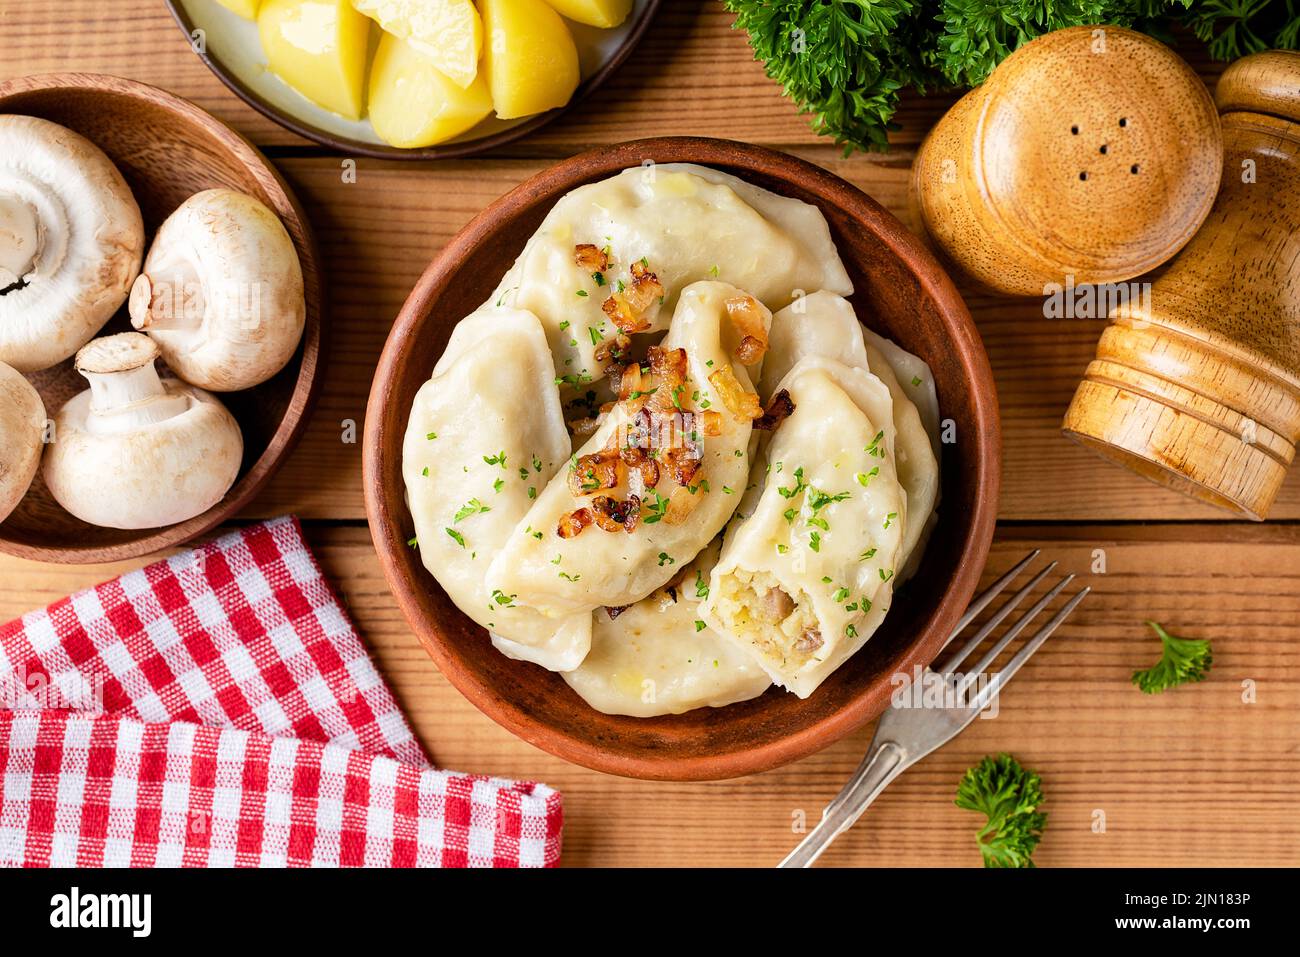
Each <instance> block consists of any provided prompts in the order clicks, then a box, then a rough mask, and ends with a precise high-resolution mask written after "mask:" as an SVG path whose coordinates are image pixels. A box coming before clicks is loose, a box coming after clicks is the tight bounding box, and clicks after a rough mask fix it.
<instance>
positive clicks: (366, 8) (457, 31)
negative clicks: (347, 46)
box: [352, 0, 483, 87]
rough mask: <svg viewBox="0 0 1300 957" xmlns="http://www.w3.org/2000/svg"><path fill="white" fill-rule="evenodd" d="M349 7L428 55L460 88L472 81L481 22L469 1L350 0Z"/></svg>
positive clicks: (481, 28)
mask: <svg viewBox="0 0 1300 957" xmlns="http://www.w3.org/2000/svg"><path fill="white" fill-rule="evenodd" d="M352 6H354V7H355V8H356V9H357V10H358V11H360V12H361V13H364V14H365V15H366V16H368V17H370V18H372V19H373V20H375V21H377V22H378V23H379V25H380V26H381V27H383V28H384V31H385V32H386V33H391V34H392V35H393V36H396V37H400V38H401V39H403V40H406V41H407V42H409V43H410V44H411V46H413V47H414V48H415V49H416V50H418V51H419V52H421V53H423V54H424V55H425V56H427V57H429V58H431V59H432V60H433V63H434V66H436V67H437V68H438V69H439V70H441V71H442V72H443V73H445V74H447V76H449V77H451V78H452V79H453V80H455V81H456V83H457V84H459V85H460V86H461V87H468V86H469V85H470V84H471V83H473V82H474V78H475V77H476V76H477V75H478V60H479V56H480V54H482V52H483V22H482V21H481V20H480V19H479V15H478V11H477V10H476V9H474V4H473V3H472V2H471V0H352Z"/></svg>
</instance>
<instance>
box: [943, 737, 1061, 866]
mask: <svg viewBox="0 0 1300 957" xmlns="http://www.w3.org/2000/svg"><path fill="white" fill-rule="evenodd" d="M955 803H956V805H957V806H958V807H959V808H964V809H965V810H967V811H979V812H981V813H983V814H984V815H985V816H986V817H987V818H988V823H986V824H985V825H984V826H983V827H982V828H980V829H979V831H977V832H976V834H975V840H976V841H977V842H978V844H979V846H980V853H981V854H983V855H984V866H985V867H1033V866H1034V861H1033V853H1034V848H1036V847H1037V846H1038V842H1039V841H1040V840H1041V839H1042V836H1043V826H1044V825H1045V824H1046V823H1047V815H1046V814H1043V813H1041V812H1039V810H1038V806H1039V805H1040V804H1042V803H1043V790H1042V787H1041V780H1040V778H1039V777H1038V775H1037V774H1035V773H1034V772H1032V771H1026V770H1025V769H1024V768H1022V767H1021V766H1020V762H1019V761H1017V760H1016V759H1015V758H1013V757H1012V756H1011V755H1009V754H999V755H998V756H997V757H996V758H993V757H987V758H985V759H984V760H983V761H981V762H980V763H979V764H977V765H975V767H973V768H971V769H970V770H968V771H967V772H966V773H965V775H963V776H962V779H961V783H960V784H959V785H957V800H956V802H955Z"/></svg>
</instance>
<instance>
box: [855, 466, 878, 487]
mask: <svg viewBox="0 0 1300 957" xmlns="http://www.w3.org/2000/svg"><path fill="white" fill-rule="evenodd" d="M879 474H880V466H876V467H875V468H873V469H872V470H871V471H870V472H859V473H858V474H857V475H855V476H853V477H854V478H855V479H857V480H858V484H859V485H861V486H862V487H863V488H866V487H867V486H868V485H870V484H871V480H872V479H873V478H875V477H876V476H877V475H879Z"/></svg>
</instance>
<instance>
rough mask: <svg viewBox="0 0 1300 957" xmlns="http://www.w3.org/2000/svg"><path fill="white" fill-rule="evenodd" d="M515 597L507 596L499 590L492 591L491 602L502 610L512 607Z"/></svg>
mask: <svg viewBox="0 0 1300 957" xmlns="http://www.w3.org/2000/svg"><path fill="white" fill-rule="evenodd" d="M517 597H519V596H517V595H507V594H506V593H505V592H503V591H502V590H501V589H500V588H494V589H492V600H493V601H495V602H496V603H497V604H498V605H500V606H501V607H502V608H510V607H512V606H513V605H514V603H515V599H516V598H517Z"/></svg>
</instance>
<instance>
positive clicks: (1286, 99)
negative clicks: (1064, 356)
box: [1063, 50, 1300, 520]
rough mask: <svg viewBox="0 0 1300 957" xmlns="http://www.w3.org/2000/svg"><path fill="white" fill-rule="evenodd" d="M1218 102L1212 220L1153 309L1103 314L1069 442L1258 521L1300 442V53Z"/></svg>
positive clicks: (1234, 84) (1224, 82)
mask: <svg viewBox="0 0 1300 957" xmlns="http://www.w3.org/2000/svg"><path fill="white" fill-rule="evenodd" d="M1216 100H1217V105H1218V108H1219V110H1220V112H1221V113H1222V122H1223V133H1224V144H1225V157H1224V167H1223V168H1224V174H1223V185H1222V188H1221V189H1220V190H1219V193H1218V197H1217V199H1216V200H1215V203H1214V208H1213V209H1212V211H1211V212H1210V215H1209V218H1208V219H1207V220H1206V222H1205V225H1204V226H1203V227H1202V228H1201V230H1200V232H1198V233H1197V235H1196V237H1195V238H1194V239H1193V240H1192V242H1191V243H1189V244H1188V246H1187V247H1186V248H1185V249H1184V250H1183V251H1182V252H1181V253H1180V254H1179V255H1178V257H1177V258H1176V259H1175V260H1174V261H1173V262H1172V263H1171V264H1170V266H1169V268H1168V269H1167V270H1166V271H1165V273H1164V274H1163V275H1162V276H1161V277H1160V278H1159V279H1158V280H1156V282H1155V283H1154V285H1153V286H1152V289H1151V295H1150V297H1149V298H1148V301H1146V302H1142V301H1130V302H1129V303H1127V304H1121V305H1119V306H1117V307H1116V308H1115V309H1113V310H1112V311H1111V313H1110V320H1111V323H1110V325H1109V326H1108V327H1107V328H1106V331H1105V333H1104V334H1103V335H1102V338H1101V344H1100V345H1099V346H1098V348H1097V358H1096V360H1095V361H1094V362H1092V363H1091V364H1090V365H1089V366H1088V370H1087V373H1086V375H1085V378H1084V380H1083V382H1082V383H1081V384H1080V386H1079V388H1078V391H1077V392H1076V393H1075V396H1074V401H1073V402H1072V403H1071V405H1070V409H1069V411H1068V412H1067V413H1066V416H1065V423H1064V426H1063V429H1064V431H1065V434H1066V435H1068V436H1070V437H1071V438H1073V439H1076V440H1078V441H1079V442H1082V443H1083V444H1085V445H1087V446H1088V447H1090V448H1092V449H1094V450H1096V451H1098V452H1100V453H1101V454H1102V455H1104V456H1106V457H1107V458H1109V459H1112V460H1114V461H1117V462H1121V463H1123V464H1124V465H1126V466H1127V467H1129V468H1131V469H1133V470H1134V471H1135V472H1137V473H1138V474H1139V475H1142V476H1145V477H1146V478H1149V479H1152V480H1154V481H1157V482H1160V483H1161V484H1164V485H1167V486H1170V487H1172V488H1175V489H1178V490H1180V491H1183V492H1185V493H1187V494H1189V495H1192V496H1194V497H1195V498H1198V499H1200V500H1202V501H1205V502H1209V503H1212V504H1214V505H1217V506H1220V507H1222V508H1226V509H1229V510H1231V511H1233V512H1235V513H1237V514H1238V515H1243V516H1246V517H1249V518H1252V519H1258V520H1262V519H1264V518H1265V517H1267V515H1268V510H1269V507H1270V506H1271V505H1272V503H1273V500H1274V498H1276V496H1277V493H1278V489H1279V488H1280V487H1281V485H1282V481H1283V479H1284V477H1285V476H1286V471H1287V467H1288V466H1289V465H1290V464H1291V461H1292V459H1294V458H1295V446H1296V442H1297V440H1300V53H1296V52H1291V51H1283V50H1272V51H1267V52H1264V53H1257V54H1254V55H1252V56H1248V57H1246V58H1244V59H1242V60H1238V61H1237V62H1236V63H1234V64H1232V65H1231V66H1230V67H1228V69H1227V70H1226V71H1225V72H1224V74H1223V77H1222V78H1221V79H1220V81H1219V86H1218V91H1217V95H1216Z"/></svg>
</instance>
